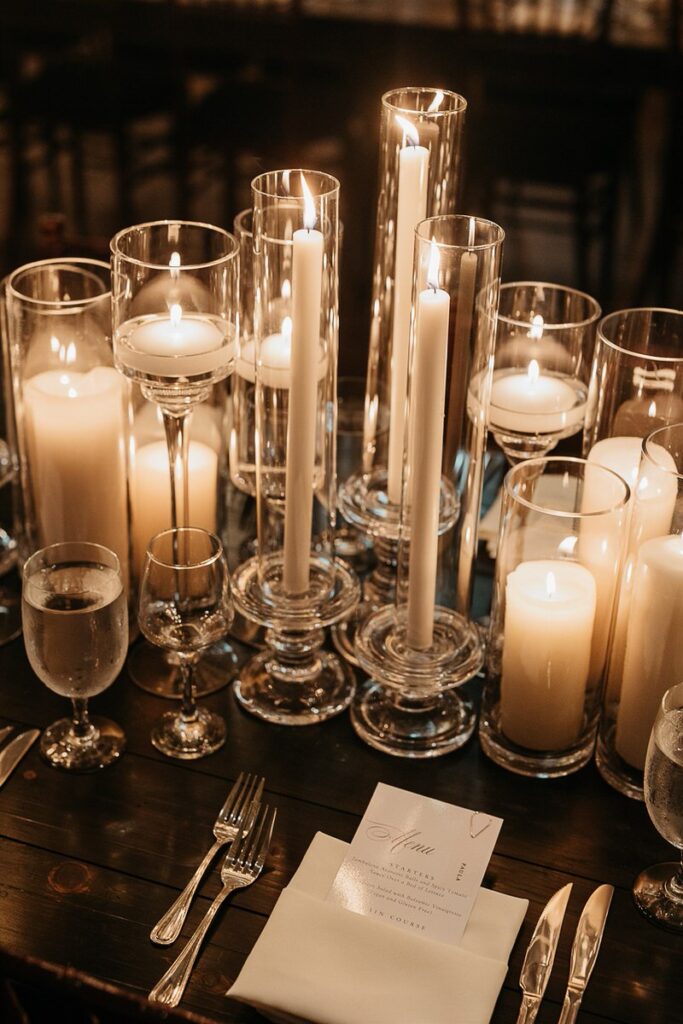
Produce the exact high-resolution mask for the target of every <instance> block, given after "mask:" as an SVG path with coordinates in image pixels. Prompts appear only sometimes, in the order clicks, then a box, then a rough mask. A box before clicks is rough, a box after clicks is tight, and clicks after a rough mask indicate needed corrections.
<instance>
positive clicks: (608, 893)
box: [558, 885, 614, 1024]
mask: <svg viewBox="0 0 683 1024" xmlns="http://www.w3.org/2000/svg"><path fill="white" fill-rule="evenodd" d="M613 892H614V887H613V886H611V885H600V886H598V888H597V889H596V890H595V892H594V893H593V894H592V895H591V896H590V897H589V899H588V902H587V903H586V906H585V907H584V908H583V911H582V913H581V917H580V918H579V923H578V925H577V928H576V935H575V936H574V945H573V946H572V953H571V959H570V961H569V983H568V985H567V991H566V993H565V997H564V1003H563V1004H562V1012H561V1013H560V1019H559V1021H558V1024H574V1021H575V1020H576V1016H577V1014H578V1012H579V1006H580V1005H581V1000H582V999H583V993H584V992H585V991H586V985H587V984H588V979H589V978H590V976H591V971H592V970H593V968H594V967H595V961H596V960H597V958H598V951H599V949H600V943H601V941H602V933H603V931H604V929H605V921H606V920H607V914H608V912H609V907H610V903H611V902H612V893H613Z"/></svg>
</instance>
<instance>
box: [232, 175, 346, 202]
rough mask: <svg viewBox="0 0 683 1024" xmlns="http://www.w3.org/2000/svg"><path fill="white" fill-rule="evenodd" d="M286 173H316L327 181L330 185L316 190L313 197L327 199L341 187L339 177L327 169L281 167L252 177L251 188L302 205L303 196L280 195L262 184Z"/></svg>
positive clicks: (271, 196) (260, 194)
mask: <svg viewBox="0 0 683 1024" xmlns="http://www.w3.org/2000/svg"><path fill="white" fill-rule="evenodd" d="M284 174H299V175H302V176H303V175H304V174H314V175H315V176H316V177H317V178H318V180H323V181H327V182H328V183H329V187H328V188H327V189H325V190H324V191H322V192H316V194H315V195H314V196H313V199H314V200H316V199H327V198H328V197H330V196H333V195H334V194H335V193H337V194H339V190H340V189H341V183H340V181H339V178H335V176H334V175H333V174H328V172H327V171H318V170H316V169H315V168H314V167H280V168H278V169H277V170H274V171H263V172H262V173H261V174H257V175H256V177H255V178H252V179H251V190H252V192H255V193H256V194H257V195H259V196H265V197H266V198H267V199H274V200H281V201H289V202H292V203H295V204H296V205H297V206H299V205H301V204H302V203H303V201H304V197H303V196H293V195H291V194H289V195H283V196H280V195H278V194H277V193H276V192H272V191H271V190H270V189H266V188H264V187H263V186H262V183H263V182H264V181H265V180H266V179H267V178H269V177H271V176H276V177H277V179H278V180H279V178H280V176H281V175H284Z"/></svg>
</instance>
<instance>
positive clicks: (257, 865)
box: [252, 807, 277, 872]
mask: <svg viewBox="0 0 683 1024" xmlns="http://www.w3.org/2000/svg"><path fill="white" fill-rule="evenodd" d="M266 810H267V811H268V815H267V817H266V818H265V819H264V824H263V832H262V836H261V842H260V844H259V847H258V850H257V851H256V859H255V860H254V861H253V863H252V868H253V869H255V870H256V871H258V872H260V871H261V869H262V868H263V864H264V862H265V859H266V857H267V856H268V850H269V849H270V840H271V839H272V838H273V829H274V827H275V819H276V817H277V810H276V808H275V807H270V808H266Z"/></svg>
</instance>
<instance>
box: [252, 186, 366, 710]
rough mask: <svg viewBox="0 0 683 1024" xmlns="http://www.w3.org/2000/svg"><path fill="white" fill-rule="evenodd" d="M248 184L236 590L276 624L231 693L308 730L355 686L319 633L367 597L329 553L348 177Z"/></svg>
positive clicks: (261, 617) (255, 616)
mask: <svg viewBox="0 0 683 1024" xmlns="http://www.w3.org/2000/svg"><path fill="white" fill-rule="evenodd" d="M252 190H253V195H254V221H253V232H254V277H255V296H256V301H255V306H254V339H253V355H250V356H249V359H248V362H249V365H250V366H253V372H254V378H255V380H254V386H255V409H256V446H255V456H256V508H257V546H258V553H257V555H256V556H255V557H254V558H251V559H249V560H247V561H246V562H245V563H243V564H242V565H241V566H240V567H239V568H238V569H237V570H236V572H235V576H234V587H233V590H234V599H235V604H236V605H237V608H238V609H239V611H240V612H241V613H242V614H243V615H244V616H246V617H247V618H249V619H251V620H252V621H255V622H257V623H259V624H261V625H264V626H266V627H267V630H268V632H267V634H266V645H267V649H266V650H265V651H264V652H262V653H261V654H258V655H256V656H255V657H254V658H252V659H251V661H249V662H248V663H247V664H246V665H245V666H244V667H243V668H242V670H241V672H240V678H239V680H238V681H237V682H236V683H235V693H236V696H237V699H238V700H239V701H240V703H241V704H242V706H243V707H245V708H246V709H247V710H248V711H250V712H252V713H253V714H255V715H257V716H258V717H260V718H263V719H266V720H267V721H273V722H279V723H282V724H290V725H307V724H311V723H314V722H318V721H322V720H324V719H326V718H329V717H330V716H331V715H334V714H337V713H339V712H340V711H341V710H343V709H344V708H345V707H346V706H347V705H348V703H349V701H350V699H351V697H352V695H353V691H354V678H353V675H352V673H351V671H350V670H349V669H348V667H347V666H345V665H344V663H343V662H342V661H341V660H340V659H339V658H337V657H336V655H333V654H331V653H329V652H327V651H323V650H321V645H322V641H323V629H324V627H325V626H328V625H330V624H332V623H333V622H336V621H339V620H340V619H342V618H344V617H345V616H346V615H349V614H350V613H351V612H352V610H353V608H354V606H355V604H356V603H357V601H358V595H359V584H358V581H357V579H356V577H355V575H354V573H353V572H352V571H351V570H350V569H349V568H348V567H346V566H345V565H344V564H343V563H342V562H341V561H340V560H338V559H336V558H335V555H334V528H335V523H336V472H335V434H336V402H335V390H336V388H335V385H336V366H337V330H338V262H337V261H338V224H339V209H338V204H339V183H338V182H337V180H336V179H335V178H332V177H331V176H330V175H327V174H323V173H321V172H318V171H308V170H303V171H302V170H284V171H273V172H269V173H267V174H264V175H261V176H259V177H258V178H256V179H255V180H254V182H253V183H252ZM241 358H242V359H243V360H246V356H245V352H244V349H243V350H242V353H241Z"/></svg>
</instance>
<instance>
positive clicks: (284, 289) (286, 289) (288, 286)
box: [280, 277, 292, 299]
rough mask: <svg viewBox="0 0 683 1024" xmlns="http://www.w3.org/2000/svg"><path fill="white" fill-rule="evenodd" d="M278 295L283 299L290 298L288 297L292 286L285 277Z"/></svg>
mask: <svg viewBox="0 0 683 1024" xmlns="http://www.w3.org/2000/svg"><path fill="white" fill-rule="evenodd" d="M280 294H281V295H282V298H283V299H288V298H290V296H291V294H292V286H291V284H290V282H289V278H288V277H286V278H285V279H284V281H283V282H282V288H281V289H280Z"/></svg>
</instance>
